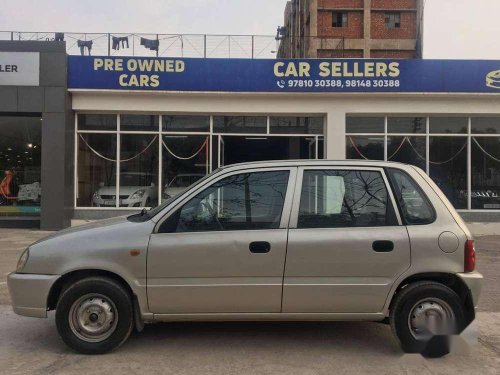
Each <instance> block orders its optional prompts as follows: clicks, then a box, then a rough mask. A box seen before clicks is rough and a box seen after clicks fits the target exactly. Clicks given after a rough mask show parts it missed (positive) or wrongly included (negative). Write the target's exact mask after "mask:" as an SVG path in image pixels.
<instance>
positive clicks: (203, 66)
mask: <svg viewBox="0 0 500 375" xmlns="http://www.w3.org/2000/svg"><path fill="white" fill-rule="evenodd" d="M68 58H69V66H68V70H69V76H68V87H69V88H70V89H99V90H146V91H151V90H154V91H188V92H411V93H424V92H428V93H499V94H500V61H487V60H477V61H474V60H379V59H373V60H356V59H341V60H332V59H326V60H325V59H303V60H300V59H292V60H252V59H192V58H187V59H184V58H150V57H99V56H69V57H68Z"/></svg>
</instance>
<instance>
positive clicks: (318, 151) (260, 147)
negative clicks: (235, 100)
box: [218, 136, 323, 166]
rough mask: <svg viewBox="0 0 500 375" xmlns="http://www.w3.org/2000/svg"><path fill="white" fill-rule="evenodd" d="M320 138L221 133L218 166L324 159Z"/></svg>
mask: <svg viewBox="0 0 500 375" xmlns="http://www.w3.org/2000/svg"><path fill="white" fill-rule="evenodd" d="M320 143H322V141H320V140H319V139H318V137H298V136H219V150H220V151H219V155H218V156H219V157H218V161H219V166H224V165H230V164H236V163H248V162H253V161H264V160H294V159H318V158H322V157H323V155H322V147H323V145H322V144H320Z"/></svg>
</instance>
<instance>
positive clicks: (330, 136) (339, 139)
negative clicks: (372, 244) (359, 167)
mask: <svg viewBox="0 0 500 375" xmlns="http://www.w3.org/2000/svg"><path fill="white" fill-rule="evenodd" d="M345 117H346V114H345V113H344V112H328V114H327V116H326V137H325V144H326V158H327V159H330V160H344V159H345V158H346V151H345V148H346V143H345Z"/></svg>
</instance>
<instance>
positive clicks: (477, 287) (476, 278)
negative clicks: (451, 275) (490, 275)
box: [457, 272, 483, 308]
mask: <svg viewBox="0 0 500 375" xmlns="http://www.w3.org/2000/svg"><path fill="white" fill-rule="evenodd" d="M457 275H458V277H460V278H461V279H462V281H463V282H464V283H465V285H467V287H468V288H469V290H470V293H471V296H472V302H473V303H474V307H475V308H477V305H478V303H479V296H480V294H481V288H482V286H483V275H481V274H480V273H479V272H470V273H459V274H457Z"/></svg>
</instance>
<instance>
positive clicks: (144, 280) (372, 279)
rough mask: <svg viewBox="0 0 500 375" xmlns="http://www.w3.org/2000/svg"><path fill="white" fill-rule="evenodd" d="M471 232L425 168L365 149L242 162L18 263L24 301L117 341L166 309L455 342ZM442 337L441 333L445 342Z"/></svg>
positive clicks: (473, 278) (89, 340) (407, 343)
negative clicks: (384, 327) (377, 329)
mask: <svg viewBox="0 0 500 375" xmlns="http://www.w3.org/2000/svg"><path fill="white" fill-rule="evenodd" d="M474 269H475V249H474V241H473V238H472V236H471V233H470V232H469V230H468V229H467V227H466V225H465V224H464V222H463V221H462V219H461V218H460V216H459V215H458V214H457V213H456V212H455V210H454V208H453V207H452V205H451V204H450V202H449V201H448V200H447V199H446V197H445V196H444V195H443V193H442V192H441V191H440V190H439V188H438V187H437V186H436V185H435V184H434V183H433V182H432V180H431V179H430V178H429V177H428V176H427V175H426V174H425V173H424V172H423V171H422V170H420V169H418V168H416V167H413V166H410V165H403V164H394V163H383V162H365V161H319V160H318V161H280V162H259V163H250V164H240V165H233V166H229V167H225V168H222V169H219V170H217V171H215V172H214V173H212V174H211V175H209V176H207V177H205V178H203V179H201V180H200V181H198V182H197V183H195V184H194V185H193V186H191V187H190V188H188V189H187V190H186V191H184V192H183V193H181V194H180V195H179V196H177V197H174V198H172V199H170V200H168V201H166V202H165V203H164V204H163V205H161V206H159V207H157V208H154V209H152V210H150V211H146V210H143V212H141V213H138V214H135V215H132V216H128V217H123V218H116V219H111V220H106V221H101V222H97V223H93V224H90V225H86V226H81V227H75V228H70V229H66V230H63V231H60V232H58V233H56V234H54V235H52V236H50V237H48V238H46V239H43V240H41V241H38V242H36V243H34V244H33V245H31V246H29V247H28V248H27V249H26V251H25V252H24V253H23V254H22V256H21V258H20V259H19V263H18V265H17V270H16V272H14V273H11V274H10V275H9V276H8V285H9V291H10V295H11V297H12V302H13V307H14V311H15V312H16V313H18V314H20V315H26V316H32V317H39V318H44V317H47V311H49V310H56V314H55V316H56V325H57V329H58V331H59V334H60V335H61V337H62V339H63V340H64V342H65V343H66V344H67V345H69V346H70V347H71V348H73V349H74V350H76V351H79V352H82V353H104V352H108V351H110V350H113V349H115V348H117V347H118V346H120V345H121V344H122V343H124V342H125V340H126V339H127V337H128V336H129V335H130V333H131V331H132V329H134V328H136V329H137V330H138V331H141V330H142V328H143V327H144V323H150V322H157V321H193V320H198V321H211V320H220V321H230V320H232V321H235V320H239V321H242V320H258V321H284V320H294V321H311V320H316V321H320V320H321V321H333V320H337V321H339V320H360V321H361V320H367V321H380V322H388V323H390V325H391V326H392V329H393V332H394V333H395V335H396V337H397V339H398V340H399V342H400V343H401V346H402V348H403V349H404V350H405V351H406V352H414V353H415V352H417V353H425V351H426V350H428V349H429V347H431V346H432V347H434V348H436V347H437V348H439V350H438V353H441V354H438V355H442V354H445V353H446V352H447V348H448V340H446V339H447V338H448V337H449V335H452V334H458V333H460V332H461V331H463V330H464V329H465V328H466V327H467V326H468V325H469V324H470V323H471V322H472V321H473V320H474V317H475V306H477V303H478V298H479V294H480V289H481V283H482V276H481V274H479V273H477V272H475V270H474ZM431 344H432V345H431Z"/></svg>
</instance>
